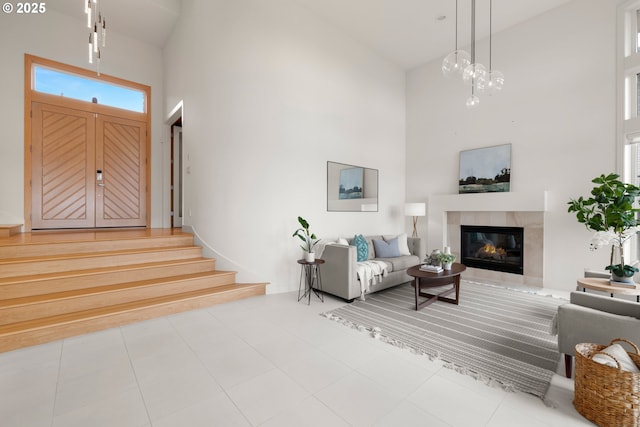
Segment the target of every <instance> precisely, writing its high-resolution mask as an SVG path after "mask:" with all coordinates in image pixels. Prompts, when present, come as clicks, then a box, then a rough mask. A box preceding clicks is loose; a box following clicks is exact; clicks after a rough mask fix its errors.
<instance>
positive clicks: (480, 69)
mask: <svg viewBox="0 0 640 427" xmlns="http://www.w3.org/2000/svg"><path fill="white" fill-rule="evenodd" d="M486 76H487V69H486V68H485V67H484V65H482V64H477V63H476V64H469V65H467V66H466V67H465V69H464V71H463V72H462V81H463V82H464V83H465V84H467V85H471V84H476V85H478V86H479V85H481V84H483V83H484V80H485V78H486Z"/></svg>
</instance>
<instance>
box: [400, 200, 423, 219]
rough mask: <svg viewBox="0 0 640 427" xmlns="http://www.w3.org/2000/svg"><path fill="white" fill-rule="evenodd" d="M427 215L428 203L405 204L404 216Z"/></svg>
mask: <svg viewBox="0 0 640 427" xmlns="http://www.w3.org/2000/svg"><path fill="white" fill-rule="evenodd" d="M426 214H427V204H426V203H405V204H404V215H405V216H425V215H426Z"/></svg>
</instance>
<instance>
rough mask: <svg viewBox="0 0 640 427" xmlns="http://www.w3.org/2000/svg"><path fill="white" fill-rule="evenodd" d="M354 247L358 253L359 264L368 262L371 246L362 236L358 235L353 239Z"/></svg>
mask: <svg viewBox="0 0 640 427" xmlns="http://www.w3.org/2000/svg"><path fill="white" fill-rule="evenodd" d="M353 245H354V246H355V247H356V251H357V252H358V262H362V261H366V260H367V257H369V244H368V243H367V239H365V238H364V236H363V235H362V234H356V235H355V237H354V238H353Z"/></svg>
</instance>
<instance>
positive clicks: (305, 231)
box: [292, 216, 318, 262]
mask: <svg viewBox="0 0 640 427" xmlns="http://www.w3.org/2000/svg"><path fill="white" fill-rule="evenodd" d="M298 222H299V223H300V228H298V229H297V230H296V231H294V232H293V236H292V237H298V238H299V239H300V240H302V242H303V243H302V245H300V247H301V248H302V250H303V251H304V253H305V255H304V257H305V260H307V261H308V262H313V261H315V254H314V252H313V247H314V246H315V245H316V244H318V238H317V237H316V235H315V233H311V232H310V231H309V223H308V222H307V220H305V219H304V218H302V217H301V216H299V217H298Z"/></svg>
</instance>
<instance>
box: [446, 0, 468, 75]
mask: <svg viewBox="0 0 640 427" xmlns="http://www.w3.org/2000/svg"><path fill="white" fill-rule="evenodd" d="M455 39H456V44H455V50H454V51H453V52H451V53H450V54H449V55H447V56H446V57H445V58H444V60H443V61H442V74H444V76H445V77H452V76H461V75H462V72H463V71H464V69H465V68H466V67H467V66H468V65H469V64H471V55H469V53H468V52H467V51H465V50H462V49H458V0H456V34H455Z"/></svg>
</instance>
